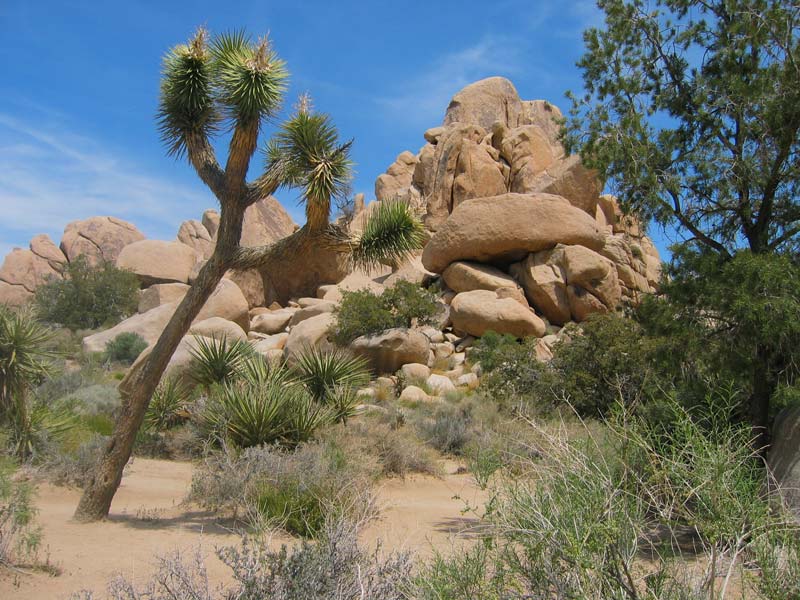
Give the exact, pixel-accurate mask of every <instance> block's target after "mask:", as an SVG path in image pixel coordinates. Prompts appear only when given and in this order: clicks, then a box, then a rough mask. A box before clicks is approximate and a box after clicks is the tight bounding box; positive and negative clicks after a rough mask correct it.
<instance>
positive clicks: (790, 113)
mask: <svg viewBox="0 0 800 600" xmlns="http://www.w3.org/2000/svg"><path fill="white" fill-rule="evenodd" d="M598 5H599V6H600V8H601V9H602V10H603V11H604V12H605V27H604V28H602V29H600V28H592V29H589V30H588V31H586V32H585V34H584V38H585V42H586V48H587V51H586V53H585V54H584V56H583V57H582V59H581V60H580V62H579V63H578V65H579V67H580V68H581V69H582V71H583V79H584V86H585V89H586V94H585V95H584V96H582V97H580V98H578V97H575V96H573V108H572V118H571V119H570V120H569V122H568V127H567V145H568V146H570V147H571V148H573V149H577V150H579V151H580V153H581V155H582V156H583V158H584V160H585V161H586V162H587V163H588V164H589V165H590V166H592V167H595V168H597V169H598V170H599V171H600V172H601V173H604V174H605V175H606V176H607V177H608V179H609V183H610V184H611V186H612V187H613V188H614V191H615V192H616V193H617V194H618V195H619V196H620V199H621V201H622V204H623V206H624V207H625V208H626V209H628V210H631V211H634V212H637V213H639V214H640V215H642V216H643V217H645V218H646V219H655V220H656V221H657V222H659V223H660V224H664V225H666V224H671V225H677V227H678V229H679V230H681V231H682V233H685V234H687V237H688V238H689V239H690V240H692V241H694V242H697V243H699V244H700V245H702V246H704V247H706V248H709V249H711V250H713V251H715V252H717V253H719V254H722V255H726V256H730V255H732V254H733V252H734V251H735V250H736V249H737V248H741V247H748V248H749V249H750V250H752V251H753V252H755V253H764V252H775V251H782V250H785V249H795V250H796V249H797V248H798V242H797V239H798V236H797V234H798V232H800V203H799V202H798V193H799V192H800V188H798V181H799V180H800V160H799V159H800V156H799V155H798V151H800V39H799V36H798V33H799V32H800V5H798V4H797V2H794V1H792V0H710V1H700V0H656V1H654V2H650V1H646V0H599V2H598Z"/></svg>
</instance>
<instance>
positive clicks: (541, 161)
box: [492, 124, 559, 193]
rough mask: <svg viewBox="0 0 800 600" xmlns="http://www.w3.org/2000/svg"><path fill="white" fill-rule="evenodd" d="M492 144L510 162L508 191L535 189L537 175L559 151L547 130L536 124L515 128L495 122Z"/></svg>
mask: <svg viewBox="0 0 800 600" xmlns="http://www.w3.org/2000/svg"><path fill="white" fill-rule="evenodd" d="M496 125H499V124H496ZM492 144H493V145H494V146H495V148H497V149H498V150H499V151H500V155H501V156H502V157H503V158H504V159H505V160H506V161H507V162H508V164H509V165H511V172H510V178H509V180H510V185H509V191H511V192H517V193H528V192H532V191H538V190H536V189H535V183H536V181H537V177H538V176H539V175H540V174H541V173H543V172H544V171H545V170H546V169H549V168H550V167H552V166H553V164H554V163H555V161H556V158H557V156H558V153H559V149H554V148H553V146H552V145H551V141H550V140H549V139H548V138H547V134H546V133H545V132H544V131H542V129H541V128H540V127H538V126H536V125H524V126H522V127H517V128H516V129H506V128H504V127H502V126H496V127H495V129H494V130H493V135H492Z"/></svg>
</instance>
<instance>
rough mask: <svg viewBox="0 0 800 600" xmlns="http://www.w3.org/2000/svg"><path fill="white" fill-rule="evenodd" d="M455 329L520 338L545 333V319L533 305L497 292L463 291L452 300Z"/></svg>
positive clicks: (539, 335) (475, 334)
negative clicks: (527, 304) (538, 314)
mask: <svg viewBox="0 0 800 600" xmlns="http://www.w3.org/2000/svg"><path fill="white" fill-rule="evenodd" d="M450 317H451V319H452V320H453V330H455V331H457V332H463V333H467V334H469V335H474V336H478V337H479V336H482V335H483V334H484V333H486V332H487V331H495V332H497V333H507V334H510V335H513V336H515V337H518V338H524V337H529V336H534V337H542V336H543V335H544V334H545V329H546V326H545V323H544V321H542V320H541V319H540V318H539V317H537V316H536V314H535V313H534V312H533V311H532V310H531V309H530V308H526V307H525V306H523V305H522V304H520V303H519V302H518V301H516V300H515V299H513V298H509V297H505V298H503V297H500V296H498V293H497V292H492V291H489V290H475V291H472V292H462V293H460V294H458V295H456V297H455V298H453V301H452V303H451V304H450Z"/></svg>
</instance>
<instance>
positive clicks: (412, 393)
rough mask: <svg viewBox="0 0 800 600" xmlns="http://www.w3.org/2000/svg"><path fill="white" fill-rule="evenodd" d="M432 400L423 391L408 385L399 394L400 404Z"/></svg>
mask: <svg viewBox="0 0 800 600" xmlns="http://www.w3.org/2000/svg"><path fill="white" fill-rule="evenodd" d="M431 400H432V398H431V397H430V396H428V394H426V393H425V390H423V389H422V388H418V387H417V386H415V385H410V386H408V387H407V388H405V389H404V390H403V391H402V392H400V401H401V402H410V403H416V402H430V401H431Z"/></svg>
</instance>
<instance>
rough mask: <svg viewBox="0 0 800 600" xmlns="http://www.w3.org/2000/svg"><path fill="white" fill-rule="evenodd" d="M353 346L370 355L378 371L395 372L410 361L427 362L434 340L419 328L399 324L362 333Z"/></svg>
mask: <svg viewBox="0 0 800 600" xmlns="http://www.w3.org/2000/svg"><path fill="white" fill-rule="evenodd" d="M350 349H351V350H352V351H353V353H354V354H356V355H358V356H363V357H364V358H366V359H367V360H368V361H369V364H370V366H371V367H372V369H373V370H374V371H375V372H376V373H394V372H395V371H397V370H398V369H400V367H402V366H403V365H405V364H408V363H422V364H424V363H427V362H428V353H429V352H430V341H428V338H427V337H425V335H424V334H422V333H421V332H419V331H417V330H415V329H406V328H403V327H398V328H395V329H388V330H386V331H384V332H382V333H379V334H376V335H368V336H367V335H365V336H361V337H358V338H356V339H355V340H353V342H352V343H351V344H350Z"/></svg>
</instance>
